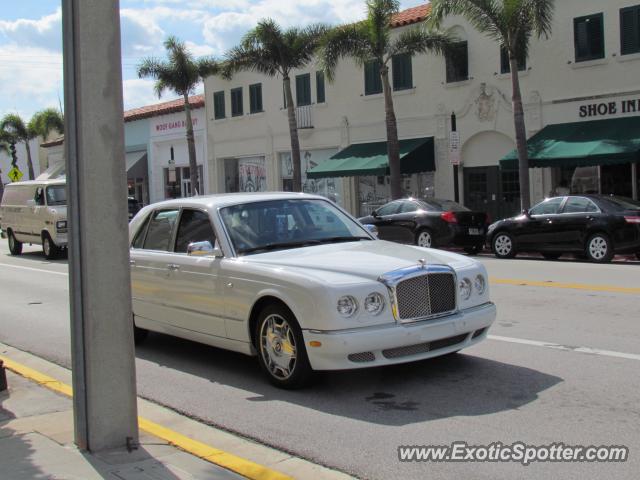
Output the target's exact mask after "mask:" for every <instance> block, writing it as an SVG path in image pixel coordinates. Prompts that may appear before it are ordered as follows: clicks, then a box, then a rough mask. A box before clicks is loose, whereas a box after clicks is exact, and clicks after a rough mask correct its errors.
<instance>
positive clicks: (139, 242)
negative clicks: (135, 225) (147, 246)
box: [131, 215, 151, 248]
mask: <svg viewBox="0 0 640 480" xmlns="http://www.w3.org/2000/svg"><path fill="white" fill-rule="evenodd" d="M150 218H151V215H147V218H146V219H145V220H144V222H142V225H141V226H140V228H139V229H138V231H137V232H136V236H135V237H134V238H133V242H132V243H131V247H133V248H142V246H143V244H144V237H145V233H147V225H149V219H150Z"/></svg>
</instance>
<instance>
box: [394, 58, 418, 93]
mask: <svg viewBox="0 0 640 480" xmlns="http://www.w3.org/2000/svg"><path fill="white" fill-rule="evenodd" d="M392 69H393V89H394V90H403V89H407V88H412V87H413V78H412V71H411V55H407V54H402V55H394V56H393V58H392Z"/></svg>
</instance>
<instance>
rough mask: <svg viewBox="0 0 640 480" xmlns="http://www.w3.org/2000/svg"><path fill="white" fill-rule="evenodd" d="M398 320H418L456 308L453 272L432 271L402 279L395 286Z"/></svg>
mask: <svg viewBox="0 0 640 480" xmlns="http://www.w3.org/2000/svg"><path fill="white" fill-rule="evenodd" d="M395 290H396V299H397V307H398V317H399V320H414V319H415V320H419V319H421V318H427V317H430V316H433V315H440V314H443V313H447V312H452V311H454V310H455V309H456V282H455V277H454V275H453V273H449V272H434V273H427V274H425V275H420V276H417V277H411V278H408V279H407V280H402V281H400V282H399V283H398V285H397V286H396V288H395Z"/></svg>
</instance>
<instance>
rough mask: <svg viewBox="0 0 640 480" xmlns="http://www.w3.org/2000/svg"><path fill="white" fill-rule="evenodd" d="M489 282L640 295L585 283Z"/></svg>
mask: <svg viewBox="0 0 640 480" xmlns="http://www.w3.org/2000/svg"><path fill="white" fill-rule="evenodd" d="M489 282H491V283H493V284H496V285H516V286H523V287H551V288H568V289H573V290H589V291H592V292H614V293H631V294H640V288H635V287H614V286H610V285H589V284H584V283H561V282H552V281H547V282H540V281H530V280H511V279H505V278H489Z"/></svg>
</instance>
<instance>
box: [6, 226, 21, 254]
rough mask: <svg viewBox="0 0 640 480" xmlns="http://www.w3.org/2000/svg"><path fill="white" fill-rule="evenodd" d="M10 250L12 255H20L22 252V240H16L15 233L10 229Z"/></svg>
mask: <svg viewBox="0 0 640 480" xmlns="http://www.w3.org/2000/svg"><path fill="white" fill-rule="evenodd" d="M8 241H9V252H11V255H20V254H21V253H22V242H19V241H18V240H16V237H15V235H14V234H13V232H12V231H11V230H9V239H8Z"/></svg>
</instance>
